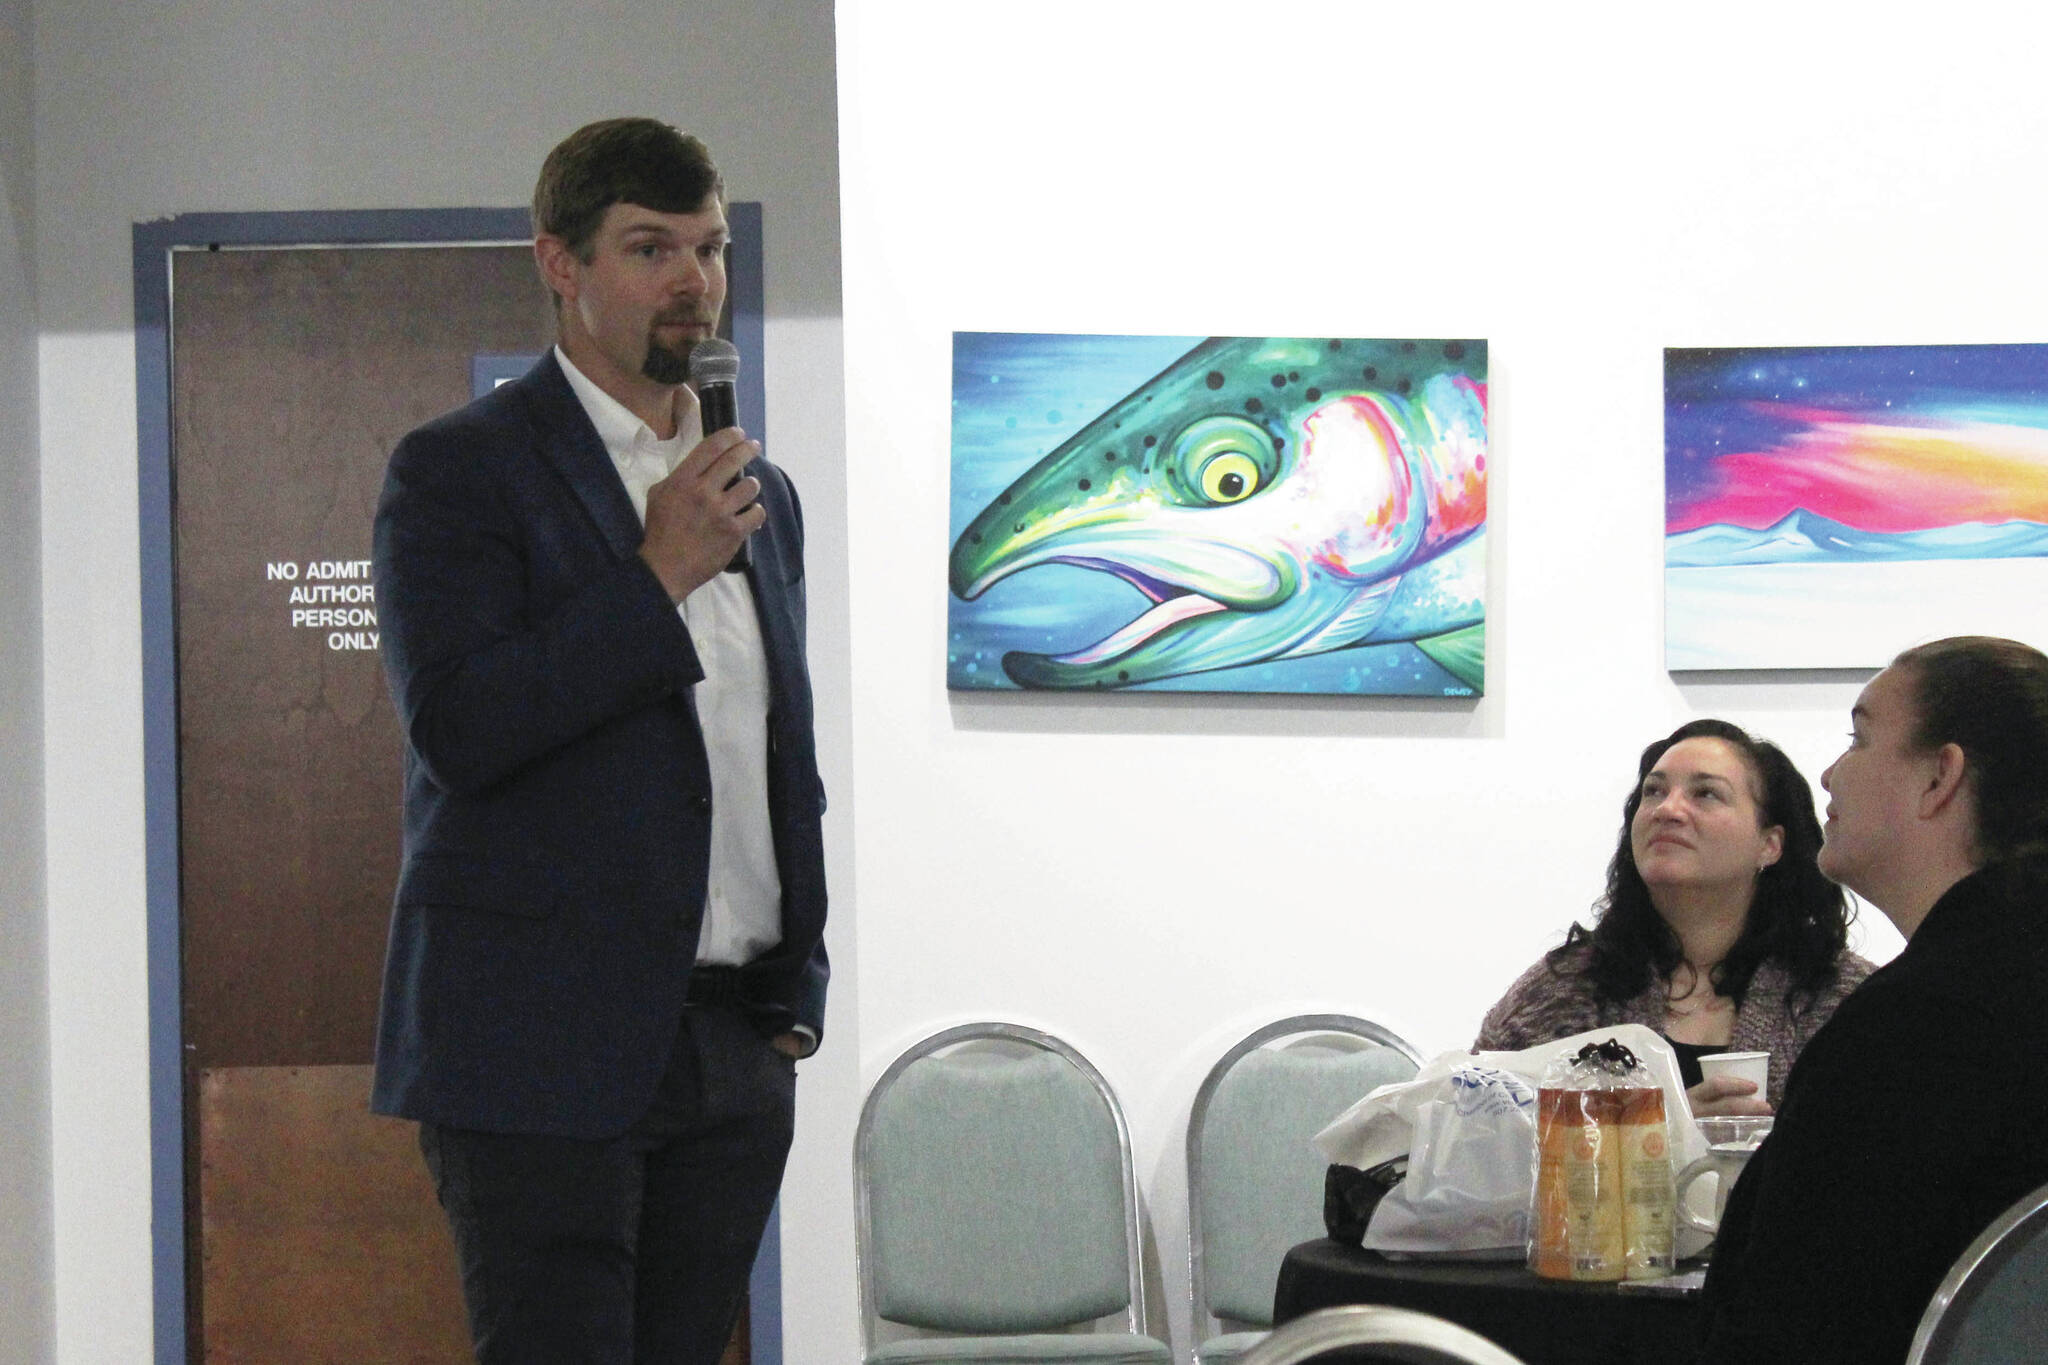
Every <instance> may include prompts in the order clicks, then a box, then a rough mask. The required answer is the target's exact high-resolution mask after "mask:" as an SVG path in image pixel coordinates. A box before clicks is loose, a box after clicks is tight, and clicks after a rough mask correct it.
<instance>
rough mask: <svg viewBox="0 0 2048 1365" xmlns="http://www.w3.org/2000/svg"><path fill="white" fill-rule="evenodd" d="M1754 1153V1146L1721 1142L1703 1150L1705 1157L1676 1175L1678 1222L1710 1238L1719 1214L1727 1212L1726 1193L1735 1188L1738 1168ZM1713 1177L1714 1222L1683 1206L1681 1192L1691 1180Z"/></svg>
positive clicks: (1752, 1144)
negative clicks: (1705, 1176) (1707, 1175)
mask: <svg viewBox="0 0 2048 1365" xmlns="http://www.w3.org/2000/svg"><path fill="white" fill-rule="evenodd" d="M1755 1151H1756V1144H1755V1143H1754V1142H1749V1143H1739V1144H1738V1143H1733V1142H1724V1143H1716V1144H1715V1145H1714V1146H1712V1147H1709V1148H1707V1154H1706V1155H1705V1156H1703V1157H1701V1158H1700V1159H1699V1160H1698V1161H1695V1162H1693V1163H1691V1164H1690V1165H1688V1166H1687V1167H1686V1168H1685V1169H1684V1170H1682V1171H1680V1172H1679V1173H1678V1182H1677V1184H1678V1221H1679V1222H1681V1223H1683V1224H1685V1225H1686V1226H1687V1227H1689V1228H1691V1229H1692V1230H1693V1231H1695V1232H1703V1233H1705V1234H1706V1235H1707V1236H1709V1237H1712V1236H1714V1235H1715V1234H1716V1233H1718V1232H1719V1231H1720V1230H1721V1215H1722V1214H1724V1213H1726V1212H1727V1211H1728V1191H1730V1190H1732V1189H1734V1188H1735V1181H1736V1178H1737V1177H1739V1176H1740V1175H1741V1174H1742V1168H1743V1167H1744V1166H1746V1165H1748V1164H1749V1158H1750V1154H1751V1153H1753V1152H1755ZM1709 1171H1711V1172H1713V1174H1714V1221H1713V1222H1711V1223H1709V1222H1708V1221H1707V1220H1706V1219H1704V1218H1702V1217H1700V1216H1699V1215H1698V1214H1696V1213H1694V1212H1693V1211H1692V1210H1691V1209H1690V1208H1688V1207H1687V1206H1686V1202H1685V1191H1686V1188H1687V1187H1688V1186H1690V1185H1691V1184H1692V1182H1693V1181H1695V1180H1697V1179H1699V1178H1700V1177H1701V1176H1703V1175H1705V1174H1707V1173H1708V1172H1709Z"/></svg>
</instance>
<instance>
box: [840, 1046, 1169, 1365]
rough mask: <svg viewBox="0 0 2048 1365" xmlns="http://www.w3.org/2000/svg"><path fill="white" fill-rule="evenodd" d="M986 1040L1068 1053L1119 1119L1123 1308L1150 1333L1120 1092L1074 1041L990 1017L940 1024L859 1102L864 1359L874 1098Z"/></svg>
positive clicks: (866, 1349) (858, 1263)
mask: <svg viewBox="0 0 2048 1365" xmlns="http://www.w3.org/2000/svg"><path fill="white" fill-rule="evenodd" d="M986 1039H999V1040H1004V1041H1008V1042H1014V1043H1023V1044H1026V1045H1028V1046H1031V1047H1036V1048H1042V1049H1044V1050H1045V1051H1047V1052H1051V1053H1054V1054H1056V1055H1058V1056H1060V1057H1062V1058H1064V1059H1065V1060H1066V1061H1068V1062H1070V1063H1072V1064H1073V1065H1074V1067H1075V1068H1077V1069H1078V1070H1079V1071H1080V1072H1081V1074H1082V1075H1083V1076H1085V1077H1087V1078H1088V1081H1089V1083H1090V1084H1092V1085H1093V1086H1094V1087H1095V1093H1096V1094H1098V1095H1100V1096H1101V1097H1102V1102H1103V1103H1104V1104H1105V1105H1107V1106H1108V1107H1109V1115H1110V1117H1111V1118H1112V1119H1114V1120H1115V1121H1116V1142H1117V1158H1118V1162H1119V1165H1120V1166H1121V1169H1122V1174H1123V1201H1124V1262H1125V1264H1126V1266H1128V1267H1129V1272H1130V1304H1129V1306H1128V1307H1127V1308H1126V1309H1125V1310H1124V1320H1125V1323H1126V1325H1127V1327H1128V1328H1129V1330H1130V1332H1131V1333H1132V1334H1133V1335H1135V1336H1148V1335H1150V1333H1149V1332H1148V1331H1147V1330H1146V1323H1145V1285H1144V1272H1143V1269H1142V1267H1141V1262H1142V1259H1143V1258H1142V1257H1141V1256H1140V1254H1139V1247H1138V1179H1137V1175H1136V1172H1135V1170H1134V1169H1133V1167H1132V1164H1131V1130H1130V1127H1129V1125H1127V1124H1126V1123H1125V1122H1124V1107H1123V1105H1121V1104H1119V1103H1118V1102H1117V1098H1116V1092H1115V1091H1114V1090H1112V1089H1110V1086H1109V1082H1108V1081H1107V1080H1106V1079H1104V1078H1103V1075H1102V1073H1101V1072H1100V1071H1098V1070H1096V1069H1095V1064H1094V1063H1093V1062H1090V1061H1089V1060H1088V1059H1087V1058H1086V1057H1083V1056H1082V1055H1081V1054H1080V1053H1079V1052H1078V1051H1076V1050H1075V1049H1074V1047H1073V1046H1072V1045H1071V1044H1069V1043H1067V1042H1065V1041H1064V1040H1062V1039H1059V1038H1055V1037H1054V1036H1053V1035H1052V1034H1050V1033H1046V1032H1044V1031H1042V1030H1039V1029H1035V1028H1031V1027H1029V1026H1027V1025H1024V1024H1008V1023H1001V1022H998V1021H993V1020H990V1021H985V1022H979V1023H972V1024H958V1025H955V1026H954V1027H952V1028H947V1029H941V1030H939V1031H938V1032H937V1033H934V1034H931V1035H930V1036H929V1037H926V1038H923V1039H920V1040H919V1041H917V1042H915V1043H912V1044H911V1045H910V1046H909V1047H907V1048H905V1049H904V1050H903V1052H902V1053H901V1055H899V1056H898V1057H897V1058H896V1060H895V1061H893V1062H891V1063H889V1066H888V1069H887V1070H885V1071H883V1072H882V1074H881V1075H880V1076H879V1077H877V1078H876V1080H875V1083H874V1084H873V1085H872V1086H870V1087H869V1088H868V1097H867V1099H866V1101H865V1102H863V1103H862V1105H861V1107H860V1124H859V1126H858V1127H857V1128H856V1129H855V1130H854V1135H853V1198H854V1229H853V1231H854V1241H853V1260H854V1270H855V1274H856V1275H857V1276H858V1277H859V1279H860V1346H861V1358H862V1359H863V1360H865V1359H866V1358H867V1357H868V1356H869V1355H870V1354H871V1353H872V1352H873V1351H874V1349H875V1329H876V1326H877V1324H878V1323H879V1322H880V1321H881V1319H880V1318H878V1317H877V1316H876V1314H875V1285H874V1273H873V1272H874V1265H873V1260H874V1251H873V1248H872V1246H871V1245H870V1242H871V1239H872V1237H873V1229H872V1227H871V1224H870V1214H869V1209H868V1162H869V1152H868V1143H869V1136H870V1133H871V1131H872V1129H873V1125H874V1112H875V1101H876V1099H877V1097H879V1096H880V1095H881V1094H883V1093H884V1092H885V1091H887V1090H888V1089H889V1087H890V1086H892V1085H894V1084H895V1082H896V1078H897V1077H899V1076H901V1075H902V1074H903V1072H904V1071H905V1070H906V1069H908V1068H909V1067H910V1065H911V1064H912V1063H913V1062H917V1061H920V1060H922V1059H923V1058H926V1057H929V1056H931V1055H932V1054H933V1053H935V1052H942V1051H944V1050H945V1049H946V1048H949V1047H952V1046H954V1045H956V1044H959V1043H971V1042H979V1041H983V1040H986Z"/></svg>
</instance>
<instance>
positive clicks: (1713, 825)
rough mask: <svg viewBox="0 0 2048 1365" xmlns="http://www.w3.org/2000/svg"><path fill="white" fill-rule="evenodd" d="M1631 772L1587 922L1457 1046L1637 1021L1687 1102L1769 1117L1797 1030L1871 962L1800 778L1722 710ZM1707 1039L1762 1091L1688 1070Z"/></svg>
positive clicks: (1798, 1043)
mask: <svg viewBox="0 0 2048 1365" xmlns="http://www.w3.org/2000/svg"><path fill="white" fill-rule="evenodd" d="M1636 776H1637V781H1636V786H1635V788H1634V790H1632V791H1631V792H1630V793H1629V795H1628V800H1627V801H1626V802H1624V803H1623V805H1622V823H1621V841H1620V844H1619V846H1618V847H1617V848H1616V849H1615V852H1614V861H1613V862H1611V863H1609V864H1608V867H1607V893H1606V895H1605V896H1603V897H1602V898H1601V900H1600V902H1599V903H1598V905H1597V906H1596V907H1595V918H1594V926H1593V928H1591V929H1588V928H1586V927H1585V926H1584V925H1581V924H1574V925H1572V927H1571V929H1570V931H1569V932H1568V933H1567V934H1566V935H1565V941H1564V944H1563V946H1561V947H1559V948H1556V949H1553V950H1552V951H1551V952H1550V953H1548V954H1546V955H1545V956H1544V958H1543V960H1542V961H1540V962H1538V963H1537V964H1536V965H1535V966H1533V967H1531V968H1530V969H1529V970H1528V971H1526V972H1524V973H1522V975H1521V977H1520V978H1519V979H1518V980H1517V981H1516V982H1515V984H1514V985H1513V986H1512V987H1510V988H1509V990H1508V993H1507V994H1506V995H1505V996H1503V997H1502V998H1501V1000H1500V1003H1499V1004H1497V1005H1495V1006H1494V1007H1493V1008H1492V1009H1491V1010H1489V1011H1487V1014H1486V1020H1485V1022H1484V1023H1482V1024H1481V1025H1480V1028H1479V1038H1478V1041H1477V1042H1475V1043H1474V1044H1473V1046H1474V1047H1475V1048H1479V1049H1484V1050H1515V1049H1520V1048H1525V1047H1534V1046H1536V1045H1537V1044H1539V1043H1547V1042H1550V1041H1552V1040H1553V1039H1557V1038H1566V1037H1569V1036H1571V1035H1572V1034H1575V1033H1583V1032H1585V1031H1586V1030H1588V1029H1596V1028H1603V1027H1607V1026H1610V1025H1614V1024H1644V1025H1647V1026H1648V1027H1650V1028H1652V1029H1655V1030H1657V1032H1659V1033H1661V1034H1663V1035H1664V1037H1666V1038H1667V1039H1669V1040H1670V1041H1671V1043H1672V1045H1673V1048H1674V1050H1675V1051H1676V1052H1677V1053H1678V1060H1679V1067H1680V1069H1681V1071H1683V1073H1684V1076H1685V1084H1686V1086H1687V1096H1688V1098H1689V1099H1690V1100H1691V1102H1692V1109H1693V1112H1694V1113H1695V1114H1697V1115H1702V1116H1704V1115H1709V1114H1768V1113H1771V1112H1772V1110H1773V1109H1774V1108H1775V1106H1776V1105H1777V1104H1778V1103H1779V1101H1780V1100H1781V1099H1782V1098H1783V1095H1784V1091H1785V1077H1786V1075H1787V1074H1788V1073H1790V1071H1791V1070H1792V1063H1793V1061H1794V1060H1796V1059H1797V1058H1798V1056H1799V1053H1800V1051H1801V1049H1803V1048H1804V1047H1805V1046H1806V1043H1807V1040H1808V1039H1810V1038H1812V1037H1813V1035H1814V1033H1815V1032H1816V1031H1817V1030H1819V1028H1820V1026H1821V1025H1822V1024H1824V1023H1826V1022H1827V1020H1828V1017H1829V1016H1830V1015H1832V1014H1833V1013H1834V1012H1835V1007H1836V1006H1837V1005H1839V1004H1840V1003H1841V1002H1842V999H1843V997H1845V996H1847V995H1848V994H1849V992H1851V991H1853V990H1855V989H1856V987H1857V986H1858V985H1860V984H1861V983H1862V981H1863V979H1864V978H1865V977H1867V976H1869V975H1870V973H1871V970H1872V969H1871V965H1870V964H1869V963H1868V962H1865V961H1864V960H1863V959H1862V958H1860V957H1858V956H1857V955H1856V954H1854V953H1852V952H1850V951H1848V948H1847V942H1848V928H1849V908H1848V901H1847V899H1846V898H1845V897H1844V896H1843V894H1842V890H1841V888H1840V887H1838V886H1836V885H1835V884H1834V883H1833V882H1830V881H1829V880H1828V879H1827V878H1826V877H1824V876H1822V875H1821V872H1820V868H1819V866H1818V864H1817V863H1816V858H1817V857H1818V855H1819V852H1820V846H1821V829H1820V821H1819V820H1818V819H1816V818H1815V816H1814V811H1813V789H1812V788H1811V787H1809V786H1808V785H1807V783H1806V779H1805V778H1804V777H1801V776H1800V775H1799V770H1798V769H1797V768H1795V767H1793V766H1792V760H1790V759H1789V758H1787V757H1785V755H1784V753H1783V752H1782V751H1781V750H1780V749H1779V748H1778V747H1777V746H1776V745H1775V744H1771V743H1769V742H1767V741H1764V740H1759V739H1755V738H1753V737H1751V736H1750V735H1749V734H1748V733H1747V732H1746V731H1744V730H1742V729H1741V728H1740V727H1739V726H1735V725H1730V724H1729V723H1728V722H1726V721H1722V720H1695V721H1691V722H1688V723H1687V724H1685V725H1681V726H1679V727H1678V728H1677V729H1676V730H1674V731H1672V732H1671V734H1670V735H1669V736H1668V737H1666V738H1664V739H1660V740H1658V741H1657V742H1656V743H1654V744H1652V745H1650V746H1649V747H1648V748H1647V749H1645V750H1643V757H1642V762H1641V764H1640V766H1639V767H1638V769H1637V773H1636ZM1715 1052H1768V1053H1770V1054H1771V1063H1770V1085H1769V1086H1768V1088H1767V1093H1766V1094H1764V1095H1758V1094H1756V1093H1755V1091H1756V1087H1755V1085H1754V1084H1752V1083H1751V1082H1749V1081H1745V1080H1739V1079H1737V1078H1735V1077H1732V1076H1724V1077H1717V1078H1715V1079H1713V1080H1707V1081H1703V1080H1702V1079H1701V1077H1700V1068H1699V1058H1700V1057H1702V1056H1704V1055H1707V1054H1709V1053H1715Z"/></svg>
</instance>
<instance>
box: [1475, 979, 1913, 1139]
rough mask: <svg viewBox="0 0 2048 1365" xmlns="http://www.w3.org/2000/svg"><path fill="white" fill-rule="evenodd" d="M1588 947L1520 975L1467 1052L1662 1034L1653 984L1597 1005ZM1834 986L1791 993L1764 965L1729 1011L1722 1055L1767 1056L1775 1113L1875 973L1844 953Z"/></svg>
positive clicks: (1660, 1001) (1659, 996) (1659, 999)
mask: <svg viewBox="0 0 2048 1365" xmlns="http://www.w3.org/2000/svg"><path fill="white" fill-rule="evenodd" d="M1591 959H1592V949H1591V948H1590V947H1588V946H1587V945H1585V944H1583V943H1582V944H1579V945H1578V946H1576V947H1575V948H1574V949H1573V950H1572V952H1571V953H1570V954H1569V955H1567V956H1566V957H1565V958H1563V959H1562V960H1561V961H1560V962H1559V963H1558V966H1557V970H1556V971H1555V972H1552V970H1551V968H1550V964H1549V962H1548V961H1546V960H1538V962H1537V963H1536V965H1535V966H1533V967H1531V968H1530V969H1529V970H1528V971H1526V972H1523V973H1522V974H1521V976H1519V977H1517V978H1516V979H1515V984H1514V985H1512V986H1510V987H1508V993H1507V994H1506V995H1504V996H1502V997H1501V998H1500V1002H1499V1003H1498V1004H1496V1005H1495V1006H1494V1007H1493V1008H1492V1009H1490V1010H1488V1011H1487V1012H1486V1019H1485V1021H1484V1022H1482V1023H1481V1024H1480V1025H1479V1037H1478V1039H1477V1040H1476V1041H1474V1042H1473V1044H1472V1046H1473V1048H1474V1049H1476V1050H1478V1051H1482V1052H1517V1051H1520V1050H1521V1049H1522V1048H1525V1047H1535V1046H1536V1045H1537V1044H1539V1043H1548V1042H1551V1041H1552V1040H1554V1039H1558V1038H1569V1037H1570V1036H1571V1035H1573V1034H1574V1033H1584V1032H1586V1031H1587V1030H1588V1029H1596V1028H1608V1027H1611V1026H1613V1025H1615V1024H1642V1025H1645V1026H1647V1027H1648V1028H1651V1029H1653V1030H1655V1031H1656V1032H1658V1033H1660V1034H1661V1033H1662V1032H1663V1031H1664V1002H1665V987H1664V983H1663V982H1662V981H1652V982H1651V983H1650V984H1649V986H1648V987H1646V988H1645V989H1644V991H1643V993H1642V994H1641V995H1638V996H1637V997H1636V998H1635V999H1633V1000H1624V1001H1620V1002H1616V1001H1611V1000H1605V1001H1603V1000H1600V999H1597V998H1596V997H1595V995H1594V993H1593V981H1592V978H1591V977H1589V976H1587V975H1586V967H1587V964H1588V963H1589V962H1590V961H1591ZM1836 965H1837V966H1838V968H1839V971H1838V972H1837V974H1836V976H1835V980H1834V983H1833V984H1832V985H1830V986H1827V987H1824V988H1823V989H1822V990H1821V991H1820V992H1819V993H1818V994H1817V995H1808V994H1806V993H1805V992H1795V991H1794V990H1793V989H1792V984H1791V980H1790V979H1789V978H1788V977H1787V975H1786V973H1785V969H1784V968H1782V967H1780V966H1779V965H1778V964H1777V963H1775V962H1765V963H1763V964H1762V965H1761V966H1759V967H1758V968H1757V969H1756V973H1755V975H1753V976H1751V977H1750V979H1749V990H1748V992H1747V993H1746V994H1745V995H1744V996H1743V1000H1742V1005H1741V1008H1739V1009H1738V1010H1736V1012H1735V1028H1734V1032H1733V1033H1732V1034H1730V1036H1729V1039H1728V1047H1727V1049H1726V1050H1727V1051H1729V1052H1768V1053H1770V1054H1771V1083H1770V1086H1769V1088H1768V1091H1767V1094H1766V1098H1767V1099H1768V1100H1769V1101H1770V1104H1771V1108H1773V1109H1776V1108H1777V1107H1778V1104H1779V1102H1780V1101H1781V1100H1783V1099H1784V1097H1785V1077H1786V1076H1787V1075H1789V1074H1790V1073H1791V1071H1792V1063H1793V1062H1795V1061H1797V1060H1798V1058H1799V1053H1800V1051H1801V1050H1802V1049H1804V1048H1805V1046H1806V1044H1807V1040H1809V1039H1810V1038H1812V1037H1813V1035H1814V1034H1815V1033H1817V1032H1819V1031H1820V1026H1821V1025H1822V1024H1825V1023H1826V1022H1827V1021H1828V1018H1829V1016H1831V1015H1833V1014H1834V1012H1835V1006H1837V1005H1839V1004H1841V1003H1842V1001H1843V1000H1844V999H1846V998H1847V997H1848V995H1849V992H1851V991H1853V990H1855V989H1856V988H1857V987H1858V986H1860V985H1862V984H1863V978H1865V977H1867V976H1869V975H1870V973H1871V972H1872V971H1873V970H1875V968H1873V967H1872V966H1871V965H1870V963H1868V962H1866V961H1864V960H1863V959H1862V958H1860V957H1858V956H1857V955H1856V954H1854V953H1851V952H1847V951H1844V952H1843V954H1842V955H1841V957H1840V958H1839V959H1838V960H1837V964H1836Z"/></svg>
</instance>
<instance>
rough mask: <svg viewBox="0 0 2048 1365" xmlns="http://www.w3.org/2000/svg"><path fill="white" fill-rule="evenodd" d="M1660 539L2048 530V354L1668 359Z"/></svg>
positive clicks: (1926, 352)
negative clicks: (1816, 517)
mask: <svg viewBox="0 0 2048 1365" xmlns="http://www.w3.org/2000/svg"><path fill="white" fill-rule="evenodd" d="M1664 446H1665V509H1666V522H1665V528H1666V531H1667V533H1669V534H1673V535H1676V534H1679V533H1682V532H1685V531H1691V530H1695V529H1697V528H1699V527H1702V526H1711V525H1727V526H1739V527H1747V528H1750V529H1761V528H1763V527H1767V526H1771V525H1773V524H1775V523H1777V522H1778V521H1780V520H1782V519H1783V518H1784V517H1786V516H1787V515H1789V514H1791V513H1792V512H1794V511H1798V510H1801V509H1803V510H1805V511H1808V512H1813V513H1818V514H1820V515H1821V516H1824V517H1828V518H1830V519H1832V520H1834V521H1836V522H1839V523H1841V524H1843V525H1845V526H1849V527H1854V528H1856V529H1858V530H1863V531H1870V532H1877V533H1886V534H1889V533H1899V532H1912V531H1923V530H1928V529H1930V528H1935V527H1941V526H1950V525H1956V524H1960V523H1966V522H1987V523H1993V524H1997V523H2003V522H2011V521H2028V522H2043V523H2048V345H1996V346H1835V347H1745V348H1718V349H1671V350H1667V351H1666V352H1665V353H1664Z"/></svg>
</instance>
